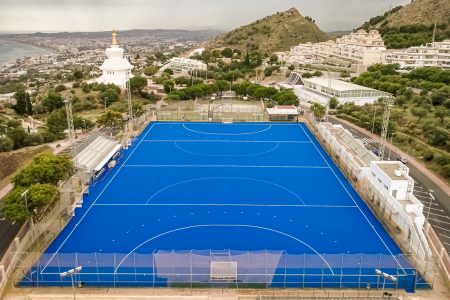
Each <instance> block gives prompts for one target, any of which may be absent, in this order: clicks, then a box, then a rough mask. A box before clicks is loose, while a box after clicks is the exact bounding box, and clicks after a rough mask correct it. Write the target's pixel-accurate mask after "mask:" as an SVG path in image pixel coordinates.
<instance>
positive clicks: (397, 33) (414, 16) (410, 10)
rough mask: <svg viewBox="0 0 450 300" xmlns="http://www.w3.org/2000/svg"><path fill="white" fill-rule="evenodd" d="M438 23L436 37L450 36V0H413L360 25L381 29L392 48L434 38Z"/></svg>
mask: <svg viewBox="0 0 450 300" xmlns="http://www.w3.org/2000/svg"><path fill="white" fill-rule="evenodd" d="M435 23H436V37H435V40H436V41H442V40H444V39H449V38H450V1H449V0H413V1H412V2H411V3H410V4H408V5H405V6H403V7H402V6H398V7H395V8H393V9H392V10H390V11H388V12H386V13H384V14H383V15H380V16H376V17H373V18H371V19H370V20H369V21H368V22H366V23H364V24H363V25H362V26H361V27H360V28H363V29H366V30H368V29H378V30H379V31H380V32H381V34H382V36H383V38H384V41H385V44H386V46H387V47H388V48H406V47H410V46H417V45H422V44H425V43H429V42H431V40H432V36H433V30H434V24H435Z"/></svg>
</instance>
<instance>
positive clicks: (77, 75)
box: [72, 70, 83, 79]
mask: <svg viewBox="0 0 450 300" xmlns="http://www.w3.org/2000/svg"><path fill="white" fill-rule="evenodd" d="M72 75H73V77H75V78H76V79H82V78H83V72H82V71H81V70H75V71H73V73H72Z"/></svg>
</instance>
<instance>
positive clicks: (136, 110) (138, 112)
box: [132, 101, 145, 118]
mask: <svg viewBox="0 0 450 300" xmlns="http://www.w3.org/2000/svg"><path fill="white" fill-rule="evenodd" d="M132 107H133V117H135V118H138V117H140V116H142V115H143V114H144V113H145V111H144V108H143V107H142V104H140V103H139V102H137V101H133V106H132Z"/></svg>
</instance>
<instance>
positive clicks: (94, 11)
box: [0, 0, 411, 32]
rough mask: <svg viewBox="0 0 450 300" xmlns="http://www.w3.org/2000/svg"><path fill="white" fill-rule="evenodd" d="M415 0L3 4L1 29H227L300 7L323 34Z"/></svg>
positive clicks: (12, 0) (18, 0) (47, 0)
mask: <svg viewBox="0 0 450 300" xmlns="http://www.w3.org/2000/svg"><path fill="white" fill-rule="evenodd" d="M410 1H411V0H0V31H2V32H36V31H43V32H60V31H106V30H111V29H112V28H116V29H118V30H127V29H157V28H163V29H190V30H195V29H219V30H229V29H233V28H235V27H238V26H241V25H245V24H247V23H250V22H252V21H254V20H256V19H259V18H262V17H264V16H267V15H271V14H274V13H276V12H277V11H284V10H287V9H289V8H291V7H295V8H297V9H298V10H299V11H300V13H301V14H302V15H303V16H310V17H312V18H313V19H315V20H316V23H317V24H318V25H319V27H320V28H321V29H322V30H324V31H333V30H349V29H353V28H355V27H357V26H359V25H361V24H362V23H363V22H364V21H366V20H368V19H370V18H371V17H373V16H376V15H379V14H380V13H382V12H385V11H387V10H389V9H390V8H392V7H395V6H397V5H405V4H407V3H409V2H410Z"/></svg>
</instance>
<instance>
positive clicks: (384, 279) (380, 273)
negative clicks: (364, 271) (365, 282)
mask: <svg viewBox="0 0 450 300" xmlns="http://www.w3.org/2000/svg"><path fill="white" fill-rule="evenodd" d="M375 274H376V275H377V276H379V277H383V288H382V290H381V291H382V293H383V298H384V287H385V285H386V279H387V280H389V281H391V282H393V283H396V282H397V277H395V276H392V275H389V274H388V273H384V272H383V271H381V270H379V269H375Z"/></svg>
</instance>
